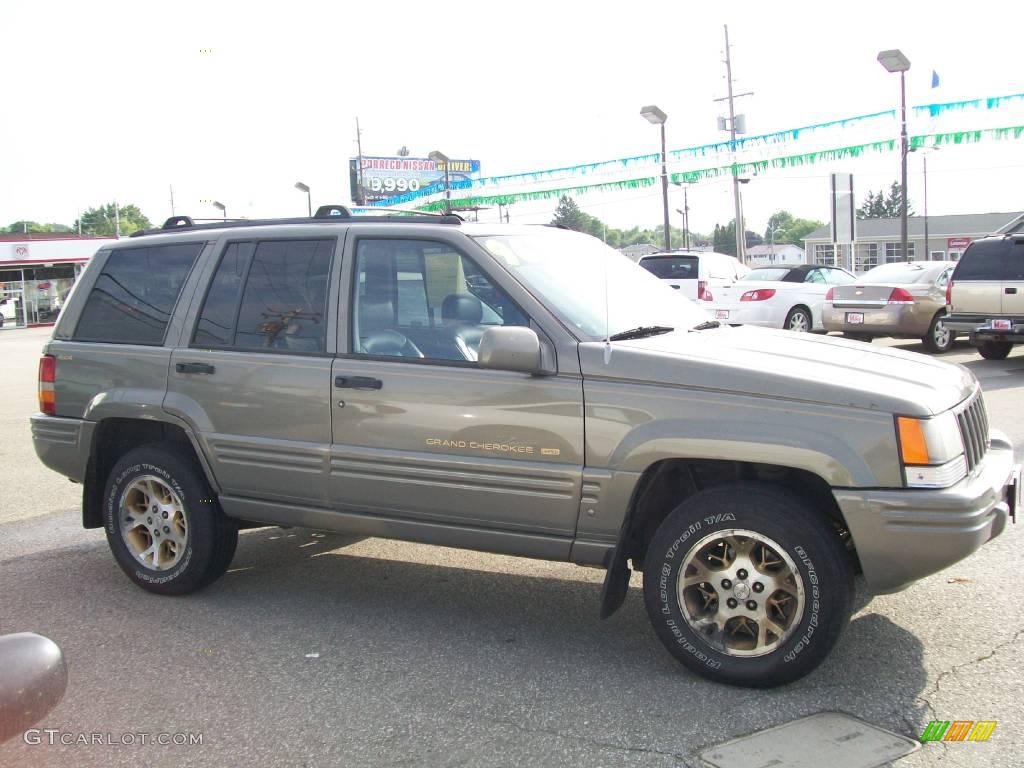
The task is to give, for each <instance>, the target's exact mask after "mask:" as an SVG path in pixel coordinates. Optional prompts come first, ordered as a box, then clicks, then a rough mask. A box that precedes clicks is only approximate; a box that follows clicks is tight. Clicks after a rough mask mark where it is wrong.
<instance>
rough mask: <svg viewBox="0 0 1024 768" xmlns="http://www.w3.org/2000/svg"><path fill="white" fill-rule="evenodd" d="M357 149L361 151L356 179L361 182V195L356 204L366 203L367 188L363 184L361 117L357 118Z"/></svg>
mask: <svg viewBox="0 0 1024 768" xmlns="http://www.w3.org/2000/svg"><path fill="white" fill-rule="evenodd" d="M356 150H357V151H358V153H359V165H358V166H357V167H356V181H357V182H358V184H359V195H358V199H357V200H356V201H355V202H356V205H366V188H365V187H364V186H363V132H362V131H361V130H359V118H358V117H357V118H356Z"/></svg>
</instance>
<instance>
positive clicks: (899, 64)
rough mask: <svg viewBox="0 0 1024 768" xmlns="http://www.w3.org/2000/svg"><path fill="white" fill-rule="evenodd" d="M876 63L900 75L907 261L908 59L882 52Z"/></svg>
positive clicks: (902, 216) (904, 250) (902, 212)
mask: <svg viewBox="0 0 1024 768" xmlns="http://www.w3.org/2000/svg"><path fill="white" fill-rule="evenodd" d="M878 62H879V63H880V64H881V65H882V66H883V67H885V69H886V71H887V72H899V73H900V188H901V191H900V197H901V198H902V200H901V201H900V253H901V255H902V257H903V260H904V261H908V258H907V257H908V255H909V254H908V253H907V251H908V248H907V152H909V147H908V146H907V78H906V74H907V70H908V69H910V59H908V58H907V57H906V56H904V55H903V52H902V51H900V50H899V49H895V48H894V49H891V50H888V51H882V52H881V53H879V54H878Z"/></svg>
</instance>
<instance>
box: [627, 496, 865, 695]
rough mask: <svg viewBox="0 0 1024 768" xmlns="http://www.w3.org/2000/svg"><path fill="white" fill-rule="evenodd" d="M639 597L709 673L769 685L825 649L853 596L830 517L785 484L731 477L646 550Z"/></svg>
mask: <svg viewBox="0 0 1024 768" xmlns="http://www.w3.org/2000/svg"><path fill="white" fill-rule="evenodd" d="M644 600H645V603H646V605H647V612H648V615H649V616H650V619H651V622H652V623H653V625H654V629H655V631H656V632H657V634H658V637H659V638H660V639H661V641H662V643H663V644H664V645H665V647H666V648H668V650H669V652H670V653H671V654H672V655H673V656H675V657H676V658H677V659H678V660H679V661H681V662H682V663H683V664H684V665H685V666H687V667H689V668H690V669H691V670H693V671H694V672H698V673H699V674H701V675H703V676H704V677H708V678H710V679H712V680H716V681H718V682H722V683H729V684H731V685H740V686H747V687H769V686H775V685H782V684H785V683H790V682H792V681H794V680H797V679H799V678H801V677H803V676H804V675H806V674H807V673H808V672H810V671H811V670H813V669H814V668H815V667H817V666H818V664H820V663H821V662H822V660H823V659H824V658H825V657H826V656H827V655H828V653H829V651H831V649H832V647H833V646H834V645H835V644H836V641H837V640H838V639H839V634H840V632H841V631H842V628H843V627H844V626H845V625H846V623H847V621H848V619H849V617H850V612H851V609H852V604H853V569H852V567H851V562H850V557H849V555H848V553H847V552H846V551H845V548H844V546H843V544H842V541H841V540H840V538H839V535H838V534H837V533H836V531H835V529H834V527H833V526H832V525H831V523H830V522H829V521H828V520H827V519H826V518H824V517H823V516H822V515H819V514H816V513H815V512H814V511H813V510H811V509H810V508H808V507H807V506H806V505H805V504H804V502H803V501H801V500H800V499H799V498H798V497H797V496H795V495H793V494H792V493H790V492H789V491H786V490H784V489H780V488H776V487H774V486H768V485H762V484H753V483H734V484H728V485H720V486H715V487H713V488H710V489H708V490H706V491H701V492H700V493H698V494H696V495H694V496H691V497H690V498H689V499H687V500H686V501H684V502H683V503H682V504H680V505H679V506H678V507H676V508H675V509H674V510H673V511H672V512H671V513H670V514H669V515H668V517H667V518H665V520H664V522H663V523H662V524H661V526H660V527H659V528H658V530H657V532H656V533H655V535H654V538H653V539H652V541H651V543H650V545H649V547H648V550H647V553H646V555H645V556H644Z"/></svg>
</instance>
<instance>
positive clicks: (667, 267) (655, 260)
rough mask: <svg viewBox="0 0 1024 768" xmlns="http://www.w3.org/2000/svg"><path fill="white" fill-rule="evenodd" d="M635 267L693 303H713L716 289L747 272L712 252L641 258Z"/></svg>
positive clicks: (732, 259)
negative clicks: (658, 278)
mask: <svg viewBox="0 0 1024 768" xmlns="http://www.w3.org/2000/svg"><path fill="white" fill-rule="evenodd" d="M639 264H640V266H641V267H643V268H644V269H646V270H647V271H648V272H650V273H651V274H652V275H654V276H655V277H660V278H661V279H662V280H664V281H665V283H666V285H668V286H670V287H672V288H674V289H675V290H677V291H679V293H680V294H682V295H683V296H685V297H686V298H688V299H692V300H694V301H714V298H715V290H716V289H718V288H720V287H722V286H726V285H732V284H733V283H735V282H736V281H737V280H740V279H742V278H743V277H744V276H745V275H746V274H747V273H749V272H750V267H747V266H744V265H743V264H742V263H740V260H739V259H737V258H736V257H735V256H729V255H728V254H725V253H715V252H714V251H661V252H659V253H652V254H649V255H647V256H641V257H640V261H639Z"/></svg>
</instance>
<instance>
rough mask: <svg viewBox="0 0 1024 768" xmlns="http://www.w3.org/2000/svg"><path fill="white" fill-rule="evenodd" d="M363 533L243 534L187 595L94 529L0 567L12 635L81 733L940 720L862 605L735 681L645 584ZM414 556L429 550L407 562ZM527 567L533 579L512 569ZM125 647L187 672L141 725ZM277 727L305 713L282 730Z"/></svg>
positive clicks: (712, 728) (636, 729)
mask: <svg viewBox="0 0 1024 768" xmlns="http://www.w3.org/2000/svg"><path fill="white" fill-rule="evenodd" d="M358 541H359V540H358V539H356V538H353V537H346V536H337V535H333V534H320V533H315V532H312V531H308V530H302V529H295V530H282V529H277V528H268V529H258V530H253V531H246V532H244V533H243V534H242V536H241V540H240V545H239V551H238V553H237V555H236V557H235V560H234V562H233V563H232V566H231V568H230V570H229V572H228V573H227V574H226V575H225V576H224V577H223V578H221V579H220V580H219V581H217V582H216V583H214V584H213V585H211V586H210V587H208V588H207V589H205V590H203V591H201V592H198V593H195V594H193V595H190V596H188V597H184V598H166V597H159V596H155V595H151V594H148V593H146V592H144V591H142V590H140V589H138V588H137V587H135V586H134V585H132V584H131V583H130V582H129V581H128V579H127V578H125V576H124V575H123V574H122V573H121V572H120V570H119V569H118V568H117V566H116V565H115V564H114V562H113V560H112V558H111V557H110V555H109V553H108V552H107V550H106V547H105V546H104V545H103V544H101V543H96V544H95V545H93V546H79V547H73V548H67V549H65V550H61V556H60V557H54V554H53V552H47V553H36V554H33V555H28V556H24V557H20V558H14V559H11V560H8V561H6V562H5V563H4V577H5V579H4V580H5V582H6V583H7V590H6V599H5V602H6V606H5V614H6V615H5V620H4V622H3V625H4V626H3V631H20V630H31V631H37V632H40V633H42V634H45V635H47V636H49V637H51V638H52V639H54V640H55V641H56V642H58V644H60V645H61V646H62V648H63V649H64V651H65V654H66V657H67V659H68V665H69V669H70V670H71V683H70V685H69V689H68V694H67V696H66V699H65V702H64V703H62V704H61V705H60V706H59V708H58V710H57V711H56V713H55V719H54V722H58V721H59V722H61V723H64V724H65V726H66V727H71V726H75V725H77V726H79V727H82V728H87V729H88V728H93V729H95V728H97V727H98V726H99V725H102V726H103V730H108V729H116V728H118V727H122V728H125V729H133V728H134V729H138V728H142V727H145V726H146V725H148V724H150V721H153V722H164V723H166V722H172V723H175V724H176V727H187V726H190V725H191V724H193V723H200V724H204V727H207V728H223V729H224V730H225V731H227V730H229V729H230V728H231V727H233V726H232V725H231V723H232V722H234V721H233V720H232V718H235V719H236V720H237V719H239V718H241V719H242V721H243V722H245V723H246V732H247V733H251V734H256V735H255V736H253V737H252V738H253V739H255V740H256V743H257V744H259V743H261V742H260V739H264V738H265V739H268V740H270V741H273V739H275V738H276V739H277V740H278V742H280V741H281V740H282V739H284V740H285V741H288V740H290V739H301V738H303V733H304V731H303V723H304V720H303V718H306V717H307V715H306V711H305V710H304V709H303V707H305V706H306V704H308V702H309V701H311V700H312V701H316V702H317V707H318V708H319V707H322V708H323V709H324V711H334V710H337V711H339V712H341V713H343V714H342V715H339V717H342V718H343V719H344V718H348V720H346V722H348V721H349V720H351V721H353V722H358V721H359V720H360V718H361V717H370V713H374V712H376V713H377V714H376V715H375V716H376V717H378V718H379V717H380V714H379V712H380V707H385V708H386V710H387V713H388V716H389V717H390V718H391V719H392V720H393V721H397V722H402V721H404V720H403V719H405V718H412V719H413V720H415V721H416V723H417V724H418V725H417V728H420V730H419V731H417V734H418V735H417V738H418V739H421V740H422V741H423V743H432V742H433V741H435V740H443V738H444V734H445V733H446V732H447V731H448V730H450V729H452V728H460V727H462V728H465V729H469V731H471V732H474V733H475V732H480V733H484V734H491V736H487V737H484V736H481V737H480V738H492V739H497V738H498V737H497V736H495V735H494V734H495V733H497V732H501V733H502V737H501V738H508V737H511V736H515V737H516V738H530V733H533V732H534V731H536V732H537V733H543V734H547V735H546V736H545V737H544V738H554V739H558V740H563V741H568V742H573V743H575V744H576V745H577V746H580V745H591V746H594V748H595V749H597V748H600V749H610V750H620V749H629V750H635V749H643V750H647V749H652V750H655V751H657V752H663V753H666V754H668V755H673V756H677V757H678V758H679V759H680V760H684V761H686V760H690V759H691V758H692V755H694V754H696V752H697V751H699V750H700V749H701V748H703V747H706V746H709V745H712V744H715V743H719V742H721V741H724V740H727V739H729V738H733V737H735V736H738V735H741V734H744V733H750V732H753V731H757V730H760V729H762V728H767V727H770V726H775V725H780V724H782V723H785V722H788V721H789V720H792V719H796V718H799V717H803V716H806V715H809V714H813V713H815V712H819V711H826V710H839V711H845V712H849V713H851V714H854V715H856V716H858V717H862V718H864V719H865V720H868V721H869V722H872V723H875V724H878V725H880V726H882V727H886V728H889V729H891V730H895V731H899V732H902V733H904V734H906V735H908V736H910V737H911V738H914V737H916V736H917V735H919V734H920V733H921V731H922V730H923V727H924V724H925V723H926V722H927V719H928V713H927V711H926V709H927V708H926V705H925V704H924V703H923V702H922V700H921V699H920V698H919V696H920V695H921V693H922V690H923V688H924V685H925V681H926V674H925V670H924V667H923V649H922V646H921V643H920V641H919V640H918V639H917V638H916V637H915V636H914V635H913V634H911V633H910V632H908V631H907V630H906V629H904V628H903V627H900V626H899V625H897V624H896V623H894V622H893V621H891V620H890V619H889V618H887V617H885V616H882V615H879V614H875V613H871V612H868V610H867V609H865V610H863V611H862V612H861V613H860V614H859V615H858V616H857V617H856V618H855V619H854V620H853V622H852V623H851V624H850V626H849V627H847V628H846V631H845V632H844V634H843V636H842V638H841V640H840V643H839V645H838V646H837V648H836V649H835V651H834V652H833V654H832V655H831V657H830V658H829V659H827V660H826V661H825V663H824V664H823V665H822V666H821V667H820V668H819V669H818V670H816V671H815V672H814V673H812V674H811V675H810V676H808V677H807V678H804V679H803V680H801V681H798V682H797V683H794V684H792V685H790V686H787V687H785V688H779V689H774V690H747V689H739V688H731V687H728V686H723V685H718V684H715V683H711V682H709V681H707V680H704V679H702V678H700V677H698V676H696V675H694V674H691V673H689V672H688V671H686V670H685V669H684V668H682V667H681V666H680V665H679V664H678V663H677V662H675V660H674V659H672V658H671V657H670V656H669V654H668V653H667V652H666V651H665V650H664V649H663V648H662V646H661V645H660V643H659V642H658V640H657V638H656V637H655V635H654V632H653V630H652V629H651V628H650V626H649V624H648V621H647V617H646V613H645V610H644V605H643V599H642V594H641V592H640V590H639V589H637V587H636V585H635V584H636V582H634V586H633V587H632V588H631V589H630V592H629V595H628V597H627V600H626V603H625V604H624V605H623V607H622V608H621V609H620V610H619V612H618V613H616V614H615V615H614V616H613V617H612V618H610V619H609V620H607V621H603V622H602V621H601V620H600V619H599V618H598V604H599V599H600V590H601V583H600V576H601V572H600V571H590V570H584V569H579V568H576V567H575V566H570V565H567V564H560V563H537V562H536V561H530V560H522V561H520V560H518V559H516V558H492V557H491V556H486V555H476V554H474V553H465V552H461V551H459V550H449V549H443V548H434V547H422V548H418V549H408V546H409V545H402V544H395V545H394V546H395V547H396V550H394V552H395V559H391V557H392V556H391V555H390V554H389V549H388V548H389V546H390V544H389V543H388V542H382V541H381V540H375V539H371V540H368V541H367V546H365V547H361V548H359V549H360V550H365V552H364V553H363V554H359V553H357V552H352V551H350V550H351V549H352V545H353V544H355V543H356V542H358ZM403 547H404V548H403ZM346 548H347V549H346ZM366 552H369V553H370V555H369V556H368V555H367V554H366ZM410 553H411V554H412V556H416V557H420V558H421V559H424V560H426V562H412V561H410V560H408V559H398V558H399V557H403V556H407V555H410ZM520 563H522V566H521V567H522V569H523V570H524V571H525V570H529V571H530V573H528V574H525V573H522V572H518V571H517V570H516V568H517V567H519V564H520ZM466 564H468V565H469V566H470V567H465V565H466ZM83 585H87V588H83ZM125 649H131V653H130V656H131V664H132V665H133V666H136V665H137V666H139V667H141V668H149V667H150V666H152V667H153V668H156V669H162V668H166V669H173V670H174V675H175V679H176V680H177V683H176V687H175V689H174V692H173V695H167V696H163V697H161V698H160V699H157V700H153V701H148V702H147V709H146V710H145V715H144V716H143V718H142V719H143V721H144V722H142V723H140V722H138V718H139V716H140V715H139V709H138V700H137V698H136V697H135V694H134V693H133V692H132V691H131V689H130V687H129V688H125V687H124V686H121V685H119V684H118V683H116V681H115V680H114V679H112V678H111V677H110V674H109V670H111V669H117V668H119V667H120V665H122V664H123V663H124V658H125V657H124V651H125ZM268 692H269V693H268ZM268 695H269V696H271V699H272V702H273V705H272V706H271V707H269V709H266V708H256V709H255V710H254V709H253V707H252V702H253V700H254V699H260V700H263V699H265V698H266V697H267V696H268ZM382 697H383V698H382ZM353 701H358V702H361V703H360V704H359V708H357V709H358V711H356V710H353V705H352V704H351V702H353ZM301 702H305V703H304V704H301V705H300V703H301ZM186 703H187V708H184V707H185V704H186ZM332 708H333V709H332ZM362 710H366V713H365V714H364V713H362ZM442 710H443V712H444V716H443V718H441V719H437V722H436V723H435V722H434V719H436V718H438V715H437V713H438V712H439V711H442ZM97 712H102V713H103V714H102V717H101V719H100V721H97V717H98V715H97V714H96V713H97ZM183 712H187V717H186V716H184V715H183V714H182V713H183ZM133 718H134V719H133ZM261 718H262V719H261ZM432 718H434V719H432ZM442 720H443V722H442ZM282 722H285V723H293V724H296V723H297V724H299V725H298V726H297V727H296V728H294V729H293V730H294V731H295V733H292V732H288V733H283V732H282V731H281V729H280V727H279V725H278V723H282ZM423 723H427V725H424V724H423ZM430 723H434V724H433V725H432V726H431V725H430ZM460 724H461V725H460ZM308 726H309V728H315V727H316V726H315V724H308ZM44 727H45V726H44ZM366 727H370V726H369V725H367V726H366ZM431 728H435V730H436V732H434V731H431ZM264 732H265V733H264ZM581 734H583V735H581ZM350 737H351V738H353V739H358V738H360V737H359V736H358V735H355V736H353V735H351V733H350ZM338 738H341V737H340V736H339V737H338ZM270 741H268V745H269V744H270ZM278 742H275V743H278ZM289 743H290V742H289ZM296 743H299V742H296ZM488 744H490V745H491V746H493V743H492V742H488ZM595 745H596V746H595ZM279 746H280V744H279V743H278V747H279ZM268 748H270V747H269V746H268ZM411 748H412V747H410V749H411ZM480 748H483V747H480ZM581 748H582V747H581ZM588 748H589V747H588ZM111 764H114V763H111ZM117 764H120V763H117Z"/></svg>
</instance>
